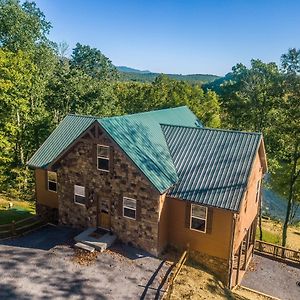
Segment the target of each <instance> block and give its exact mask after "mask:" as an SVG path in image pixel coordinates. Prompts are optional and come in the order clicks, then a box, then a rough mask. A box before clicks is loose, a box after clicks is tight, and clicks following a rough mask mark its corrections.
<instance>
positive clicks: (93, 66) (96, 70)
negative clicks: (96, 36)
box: [70, 43, 118, 80]
mask: <svg viewBox="0 0 300 300" xmlns="http://www.w3.org/2000/svg"><path fill="white" fill-rule="evenodd" d="M70 65H71V68H75V69H78V70H81V71H82V72H84V73H86V74H87V75H89V76H91V77H94V78H97V79H100V80H116V79H118V71H117V69H116V67H115V66H114V65H113V64H112V63H111V61H110V60H109V59H108V58H107V57H106V56H105V55H103V54H102V53H101V51H100V50H98V49H96V48H91V47H90V46H86V45H81V44H79V43H77V44H76V47H75V48H74V49H73V53H72V58H71V61H70Z"/></svg>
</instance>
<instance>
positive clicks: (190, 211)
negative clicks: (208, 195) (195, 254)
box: [190, 204, 208, 233]
mask: <svg viewBox="0 0 300 300" xmlns="http://www.w3.org/2000/svg"><path fill="white" fill-rule="evenodd" d="M193 206H201V207H204V208H205V219H204V218H198V217H194V216H192V211H193ZM207 211H208V209H207V207H206V206H203V205H198V204H192V205H191V210H190V230H194V231H197V232H202V233H206V229H207ZM192 218H194V219H198V220H204V221H205V227H204V231H202V230H198V229H195V228H192Z"/></svg>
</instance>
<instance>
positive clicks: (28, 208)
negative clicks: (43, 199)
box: [0, 195, 35, 225]
mask: <svg viewBox="0 0 300 300" xmlns="http://www.w3.org/2000/svg"><path fill="white" fill-rule="evenodd" d="M9 202H11V203H13V207H12V208H8V205H9ZM34 214H35V208H34V203H33V202H28V201H20V200H11V199H7V198H6V197H3V196H1V195H0V225H3V224H8V223H11V222H12V221H13V220H14V221H19V220H22V219H26V218H28V217H31V216H33V215H34Z"/></svg>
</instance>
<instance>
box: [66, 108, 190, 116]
mask: <svg viewBox="0 0 300 300" xmlns="http://www.w3.org/2000/svg"><path fill="white" fill-rule="evenodd" d="M183 107H187V108H188V106H187V105H181V106H176V107H168V108H161V109H155V110H149V111H142V112H137V113H132V114H125V115H118V116H110V117H109V116H105V117H99V116H94V115H81V114H74V113H68V114H67V115H66V116H72V117H84V118H94V119H110V118H121V117H130V116H135V115H143V114H150V113H155V112H159V111H165V110H173V109H178V108H183ZM188 109H189V108H188Z"/></svg>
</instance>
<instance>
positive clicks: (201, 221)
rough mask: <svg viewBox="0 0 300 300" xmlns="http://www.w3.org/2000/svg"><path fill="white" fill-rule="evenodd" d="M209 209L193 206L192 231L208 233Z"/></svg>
mask: <svg viewBox="0 0 300 300" xmlns="http://www.w3.org/2000/svg"><path fill="white" fill-rule="evenodd" d="M206 220H207V207H204V206H201V205H196V204H192V206H191V229H193V230H197V231H201V232H206Z"/></svg>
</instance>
